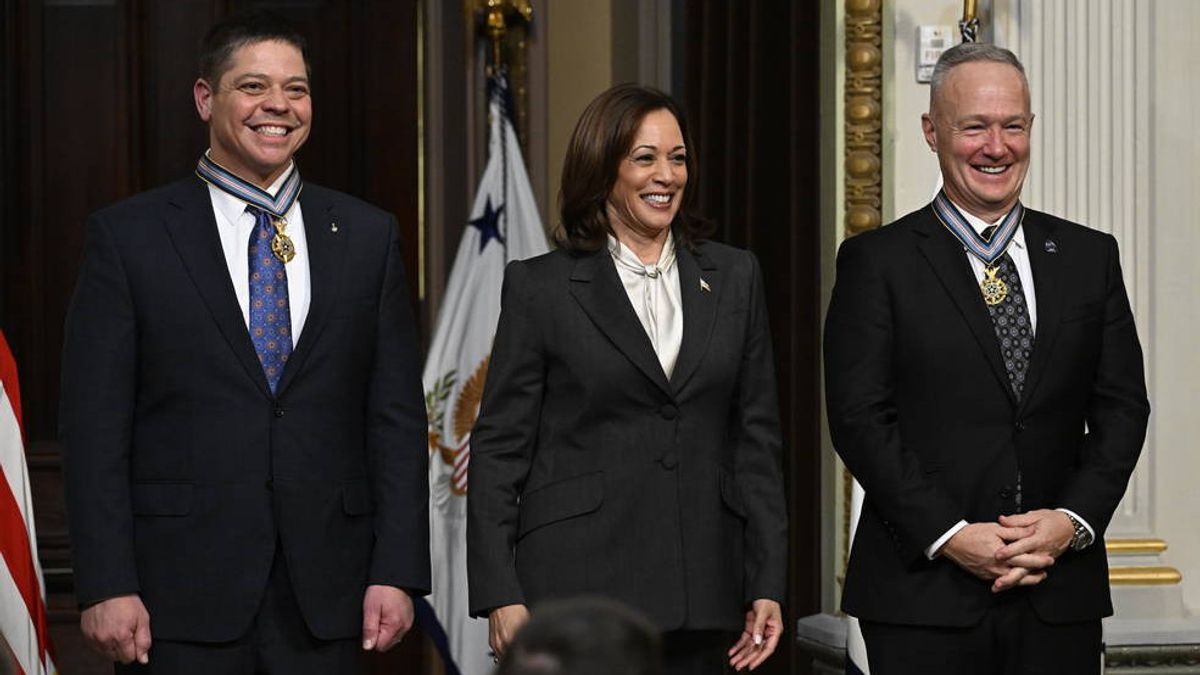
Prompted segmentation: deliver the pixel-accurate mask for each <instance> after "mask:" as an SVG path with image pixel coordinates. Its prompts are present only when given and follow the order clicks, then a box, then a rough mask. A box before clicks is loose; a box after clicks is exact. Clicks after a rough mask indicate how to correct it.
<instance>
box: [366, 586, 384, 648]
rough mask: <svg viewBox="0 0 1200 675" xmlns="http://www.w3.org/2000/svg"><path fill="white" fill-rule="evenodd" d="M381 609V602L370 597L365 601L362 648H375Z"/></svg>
mask: <svg viewBox="0 0 1200 675" xmlns="http://www.w3.org/2000/svg"><path fill="white" fill-rule="evenodd" d="M380 610H381V608H380V603H378V602H375V601H373V600H371V599H369V598H368V599H367V600H364V601H363V627H362V638H363V641H362V648H363V649H365V650H371V649H374V648H375V641H376V640H377V639H378V638H379V619H380V613H381V611H380Z"/></svg>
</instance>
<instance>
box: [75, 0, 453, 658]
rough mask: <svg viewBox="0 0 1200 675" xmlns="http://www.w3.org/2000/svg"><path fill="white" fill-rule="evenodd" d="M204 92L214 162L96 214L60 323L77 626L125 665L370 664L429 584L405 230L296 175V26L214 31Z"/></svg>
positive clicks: (255, 20) (250, 19)
mask: <svg viewBox="0 0 1200 675" xmlns="http://www.w3.org/2000/svg"><path fill="white" fill-rule="evenodd" d="M194 94H195V101H196V107H197V110H198V112H199V114H200V117H201V119H203V120H204V121H205V122H207V123H208V126H209V142H210V149H209V151H208V152H207V153H206V154H205V156H204V157H203V158H202V159H201V161H200V164H199V166H198V168H197V172H196V175H193V176H189V177H187V178H185V179H184V180H182V181H179V182H177V183H173V184H171V185H168V186H166V187H163V188H160V189H157V190H154V191H151V192H147V193H144V194H140V195H137V196H135V197H133V198H131V199H129V200H126V201H123V202H121V203H119V204H116V205H114V206H112V207H109V208H107V209H104V210H101V211H99V212H97V213H96V214H94V215H93V216H92V217H91V218H90V220H89V222H88V227H87V230H88V232H87V237H88V239H87V248H86V255H85V260H84V264H83V269H82V272H81V274H80V278H79V282H78V285H77V287H76V290H75V295H74V298H73V301H72V303H71V307H70V310H69V313H68V317H67V327H66V344H65V347H64V357H63V373H64V375H63V392H62V416H61V417H62V438H63V442H64V445H65V452H66V469H67V472H66V475H67V499H68V506H69V510H70V517H71V535H72V545H73V554H74V563H75V568H74V569H75V585H76V591H77V596H78V599H79V602H80V604H81V606H83V607H84V610H83V614H82V619H81V623H82V627H83V631H84V634H85V636H86V637H87V638H88V640H89V641H90V642H91V644H92V645H93V646H94V647H95V648H97V649H98V650H100V651H101V652H102V653H104V654H106V655H107V656H109V657H110V658H112V659H113V660H114V661H119V662H121V663H124V664H130V663H131V662H134V661H136V662H137V663H134V664H133V665H131V666H128V667H121V666H118V670H119V671H120V670H124V669H126V668H127V669H128V670H130V671H136V672H162V673H173V674H174V673H206V674H211V673H247V674H249V673H258V672H267V673H343V672H354V671H355V670H356V669H357V667H358V665H357V663H358V661H359V659H360V654H361V651H360V645H361V648H362V649H367V650H370V649H375V650H384V649H387V648H389V647H390V646H391V645H392V644H394V643H395V642H396V641H398V640H399V638H400V637H401V636H402V635H403V633H404V632H405V631H406V630H407V628H408V627H409V626H410V625H411V623H412V616H413V607H412V600H411V598H410V595H412V594H422V593H425V592H427V591H428V589H429V586H430V582H429V574H430V572H429V550H428V512H427V506H426V500H427V492H428V490H427V474H426V462H427V450H426V440H425V436H424V434H425V414H424V403H423V398H422V393H421V386H420V364H419V355H418V352H417V346H416V339H415V326H414V321H413V318H412V316H411V315H410V312H409V310H408V302H409V297H408V293H407V291H406V287H405V283H404V272H403V269H402V266H401V257H400V250H399V242H398V239H397V227H396V223H395V220H394V219H393V218H392V217H391V216H390V215H388V214H386V213H384V212H382V211H380V210H379V209H376V208H374V207H372V206H370V205H368V204H365V203H363V202H361V201H358V200H356V199H354V198H352V197H350V196H348V195H344V194H341V193H338V192H334V191H332V190H327V189H324V188H321V187H318V186H315V185H311V184H310V185H302V184H301V181H300V177H299V173H298V170H297V168H296V165H295V164H294V163H293V161H292V156H293V154H294V153H295V152H296V150H298V149H299V148H300V146H301V145H303V143H304V141H305V139H306V138H307V136H308V132H309V123H310V120H311V113H312V106H311V99H310V96H309V68H308V60H307V55H306V53H305V43H304V41H303V38H301V37H300V36H299V35H298V34H297V33H295V32H294V31H293V30H292V29H291V28H290V27H288V26H287V25H286V24H284V23H282V22H280V20H279V19H278V18H276V17H274V16H272V15H269V14H263V13H252V14H242V15H235V16H232V17H230V18H229V19H227V20H226V21H224V22H222V23H220V24H218V25H217V26H215V27H214V28H213V29H212V30H211V31H210V32H209V34H208V36H207V37H206V38H205V42H204V45H203V48H202V55H201V76H200V79H199V80H197V82H196V84H195V87H194ZM297 195H298V198H297ZM151 636H153V647H151Z"/></svg>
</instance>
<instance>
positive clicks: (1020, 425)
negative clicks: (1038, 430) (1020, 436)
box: [1015, 420, 1025, 431]
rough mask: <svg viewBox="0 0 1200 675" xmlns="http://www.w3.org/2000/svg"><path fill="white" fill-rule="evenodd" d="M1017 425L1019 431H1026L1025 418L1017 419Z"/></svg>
mask: <svg viewBox="0 0 1200 675" xmlns="http://www.w3.org/2000/svg"><path fill="white" fill-rule="evenodd" d="M1015 426H1016V427H1017V431H1025V420H1017V423H1016V425H1015Z"/></svg>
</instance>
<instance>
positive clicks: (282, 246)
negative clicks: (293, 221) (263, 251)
mask: <svg viewBox="0 0 1200 675" xmlns="http://www.w3.org/2000/svg"><path fill="white" fill-rule="evenodd" d="M271 223H272V224H273V225H275V236H274V237H271V253H272V254H274V256H275V258H276V259H277V260H279V262H281V263H283V264H285V265H286V264H288V263H290V262H291V261H292V258H295V257H296V245H295V244H293V243H292V238H291V237H289V236H287V235H286V234H284V233H283V229H284V228H285V227H287V220H286V219H284V218H275V219H272V221H271Z"/></svg>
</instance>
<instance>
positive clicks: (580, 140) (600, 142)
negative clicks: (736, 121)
mask: <svg viewBox="0 0 1200 675" xmlns="http://www.w3.org/2000/svg"><path fill="white" fill-rule="evenodd" d="M655 110H666V111H668V112H670V113H671V114H672V115H674V116H675V121H676V122H678V123H679V131H680V132H681V133H682V135H683V143H684V147H686V148H687V161H686V166H687V172H688V187H687V188H685V189H684V191H683V202H682V203H681V204H680V206H679V212H678V213H676V214H675V221H674V222H672V223H671V229H672V230H673V231H674V232H675V238H676V239H677V240H678V241H679V242H680V243H682V244H683V245H684V246H687V247H689V248H690V247H691V246H692V244H693V243H694V242H696V241H697V240H699V239H703V238H705V237H707V236H708V235H709V234H711V233H712V230H713V228H712V225H711V224H710V223H708V222H706V221H704V220H702V219H700V218H698V217H696V216H695V215H694V213H693V209H694V205H695V203H696V193H697V191H696V187H695V186H696V185H697V178H698V177H699V175H698V168H697V165H696V149H695V147H694V146H693V145H692V139H691V137H690V136H689V135H688V127H687V121H686V120H685V119H684V117H683V109H682V108H680V106H679V104H678V103H676V102H675V100H674V99H672V98H671V97H670V96H668V95H666V94H664V93H663V92H661V91H659V90H657V89H652V88H650V87H643V86H641V85H637V84H618V85H617V86H615V87H613V88H611V89H609V90H608V91H605V92H604V93H602V94H600V95H599V96H597V97H596V98H595V100H593V101H592V102H591V103H589V104H588V107H587V109H585V110H584V111H583V115H581V116H580V117H579V121H578V122H577V123H576V124H575V131H574V132H572V133H571V141H570V143H568V144H567V154H566V157H565V158H564V159H563V171H562V187H561V189H560V191H559V195H558V204H559V215H560V217H561V221H560V222H559V224H558V227H557V228H555V233H554V236H555V239H557V240H558V244H559V246H562V247H563V248H566V249H569V250H572V251H597V250H599V249H601V248H603V247H604V245H605V242H606V240H607V238H608V234H609V232H610V231H611V227H610V226H609V223H608V214H607V212H606V211H605V205H606V203H607V202H608V196H609V194H610V193H611V192H612V188H613V185H614V184H615V183H616V182H617V169H618V167H619V166H620V163H621V160H622V158H624V157H625V155H626V154H627V153H628V152H629V149H630V148H631V147H632V146H633V142H634V140H635V138H636V136H637V132H638V129H639V128H640V127H641V125H642V120H643V119H644V118H645V117H646V115H648V114H649V113H651V112H654V111H655Z"/></svg>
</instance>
